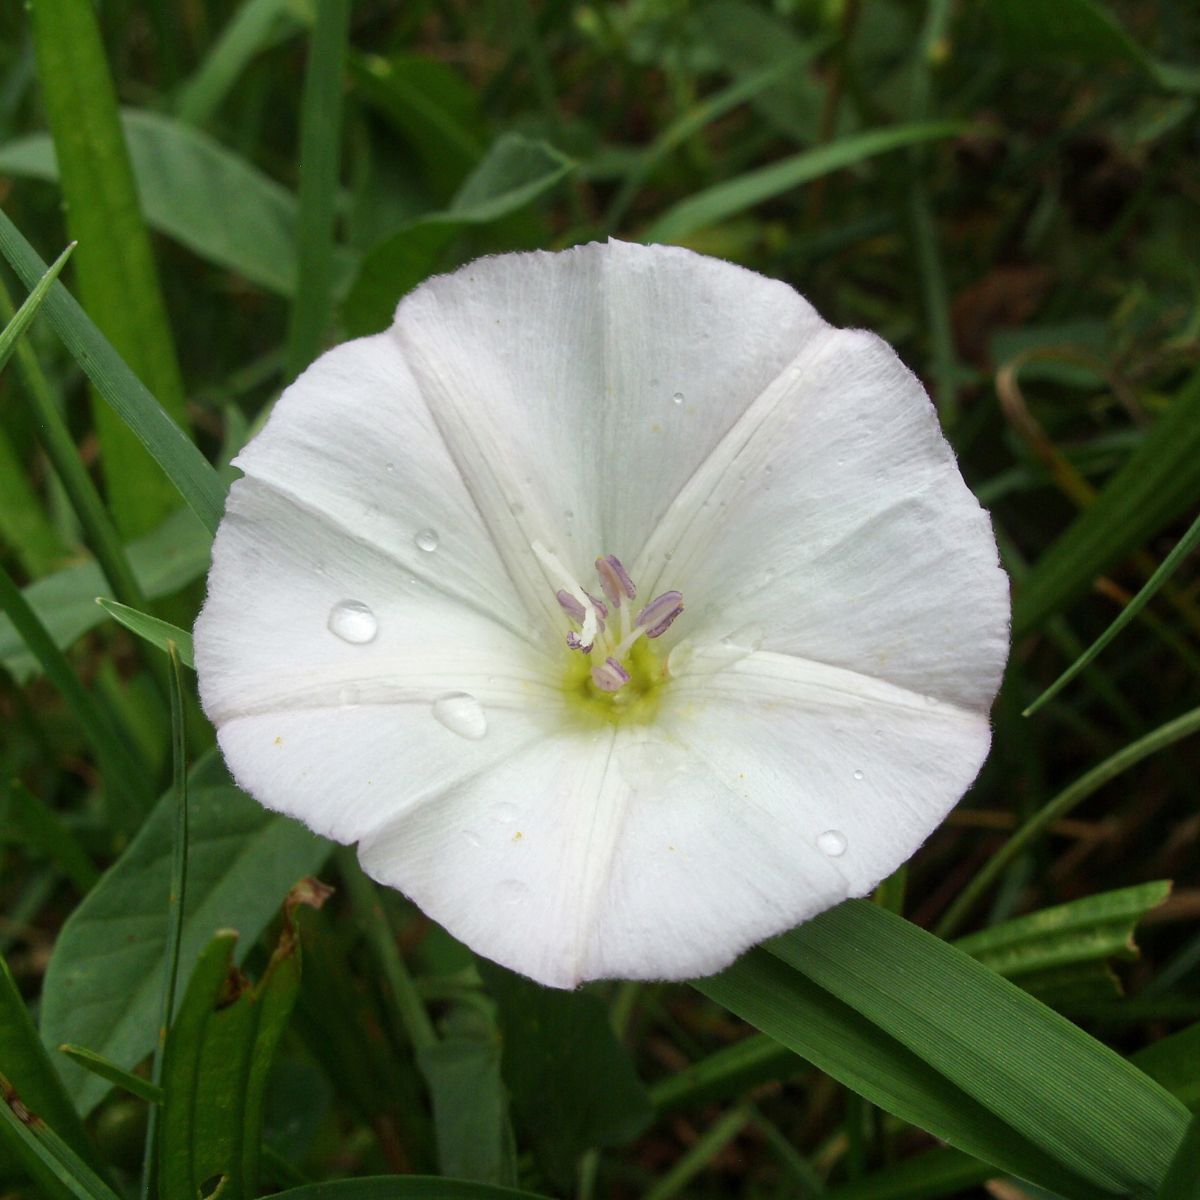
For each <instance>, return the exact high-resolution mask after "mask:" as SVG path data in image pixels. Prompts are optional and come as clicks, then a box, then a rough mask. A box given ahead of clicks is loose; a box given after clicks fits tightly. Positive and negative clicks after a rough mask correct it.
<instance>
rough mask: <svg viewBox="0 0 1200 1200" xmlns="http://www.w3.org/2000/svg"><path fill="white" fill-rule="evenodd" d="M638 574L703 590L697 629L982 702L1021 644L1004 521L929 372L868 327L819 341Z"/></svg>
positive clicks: (698, 484)
mask: <svg viewBox="0 0 1200 1200" xmlns="http://www.w3.org/2000/svg"><path fill="white" fill-rule="evenodd" d="M668 555H669V556H670V557H669V561H668V560H667V556H668ZM637 571H638V572H640V574H641V576H643V577H645V578H646V580H647V585H648V586H649V587H655V586H662V585H669V586H672V587H677V588H679V589H680V590H681V591H682V592H683V594H684V596H686V597H688V598H689V599H691V598H693V597H695V598H702V599H703V605H702V606H692V607H691V608H689V610H688V611H689V616H690V617H691V621H690V622H689V623H688V633H689V635H690V636H691V637H692V638H693V639H695V640H697V641H700V642H704V641H708V642H710V643H713V642H719V641H720V639H721V638H722V637H725V636H727V635H729V634H731V633H734V632H735V631H738V630H744V629H745V628H747V627H750V626H753V627H755V628H756V629H757V630H758V639H759V640H760V641H761V644H762V645H763V647H765V648H766V649H768V650H774V651H778V652H780V653H784V654H793V655H796V656H798V657H800V658H805V659H810V660H813V661H816V662H824V663H830V664H834V665H837V666H842V667H846V668H848V669H851V670H854V671H858V672H861V673H863V674H865V675H868V676H871V677H873V678H877V679H884V680H889V681H890V682H892V683H894V684H897V685H898V686H901V687H904V688H908V689H910V690H913V691H917V692H921V693H928V694H932V695H934V696H937V697H938V698H939V699H942V700H946V701H950V702H953V703H956V704H961V705H963V706H966V707H968V708H972V709H975V710H977V711H981V712H982V711H986V710H987V709H988V708H989V707H990V706H991V702H992V699H993V697H994V696H995V693H996V689H997V687H998V686H999V682H1000V676H1001V673H1002V671H1003V668H1004V662H1005V659H1006V657H1007V653H1008V616H1009V596H1008V579H1007V577H1006V576H1005V574H1004V572H1003V571H1002V570H1001V569H1000V567H999V564H998V559H997V553H996V543H995V538H994V537H993V535H992V530H991V524H990V521H989V520H988V516H987V514H986V513H985V512H984V511H983V510H982V509H981V508H980V506H979V503H978V501H977V500H976V499H975V497H974V496H973V495H972V494H971V492H970V491H969V489H968V488H967V486H966V484H965V483H964V482H963V480H962V477H961V476H960V475H959V472H958V467H957V465H956V463H955V460H954V455H953V453H952V451H951V450H950V447H949V446H948V445H947V443H946V440H945V438H944V437H943V436H942V433H941V430H940V427H939V426H938V422H937V418H936V415H935V414H934V411H933V406H932V405H931V404H930V402H929V398H928V397H927V396H926V394H925V392H924V390H923V389H922V387H921V385H920V383H919V381H918V380H917V379H916V377H915V376H914V375H913V374H912V373H911V372H910V371H908V370H907V368H905V366H904V365H903V364H902V363H901V362H900V360H899V358H897V357H896V355H895V353H894V352H893V351H892V349H891V348H890V347H889V346H888V345H887V344H886V343H884V342H883V341H881V340H880V339H879V338H877V337H875V336H874V335H872V334H869V333H863V332H860V331H850V330H830V331H829V332H828V333H826V334H825V335H823V336H820V337H817V338H815V339H813V340H812V341H811V342H809V343H808V346H807V349H806V351H805V352H804V353H803V354H802V355H801V356H800V357H798V358H797V359H796V360H795V361H793V362H792V363H791V364H790V365H789V366H788V367H787V368H786V369H785V370H784V371H783V372H782V373H781V374H780V376H779V377H778V378H777V379H776V380H775V381H774V382H773V383H772V384H771V385H770V387H768V388H767V389H766V390H765V391H764V392H763V393H762V395H761V396H759V398H758V399H757V400H756V401H755V403H754V404H753V405H752V406H751V407H750V408H749V409H748V410H747V411H746V412H745V413H744V414H743V416H742V417H741V418H740V419H739V420H738V422H737V423H736V425H735V426H734V427H733V428H731V429H730V430H729V431H728V433H727V434H726V436H725V437H724V438H723V439H722V441H721V443H720V445H719V446H718V447H717V448H716V449H715V450H714V451H713V452H712V453H711V454H710V456H709V457H708V458H707V459H706V461H705V462H704V463H703V464H702V465H700V466H699V467H698V469H697V470H696V472H695V474H694V475H693V477H692V478H691V479H690V480H689V481H688V483H687V485H686V486H685V487H684V488H683V490H682V491H681V492H680V493H679V495H678V497H677V498H676V500H675V502H674V503H673V505H672V506H671V509H670V511H669V512H668V513H667V515H666V517H665V518H664V520H663V521H662V522H661V523H660V525H659V527H658V528H657V530H656V531H655V532H654V535H653V536H652V537H651V539H650V541H649V543H648V545H647V547H646V549H645V550H644V552H643V554H642V556H641V559H640V560H639V562H638V564H637ZM656 575H657V577H658V578H657V581H656V580H655V576H656Z"/></svg>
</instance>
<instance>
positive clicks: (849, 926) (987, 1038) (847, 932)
mask: <svg viewBox="0 0 1200 1200" xmlns="http://www.w3.org/2000/svg"><path fill="white" fill-rule="evenodd" d="M769 950H770V952H771V953H772V954H773V955H775V956H777V957H778V958H780V959H781V960H782V961H784V962H786V963H787V964H788V966H790V967H792V968H794V969H795V970H797V971H799V972H801V973H803V974H804V975H805V976H806V977H807V978H808V979H810V980H812V982H813V983H815V984H817V985H818V986H820V987H822V988H824V989H826V990H828V991H829V992H831V994H833V995H835V996H836V997H837V998H838V999H839V1000H841V1001H842V1002H843V1003H845V1004H848V1005H850V1006H851V1007H852V1008H854V1009H855V1010H856V1011H857V1012H859V1013H861V1014H862V1015H863V1016H864V1017H865V1018H866V1019H867V1020H869V1021H870V1022H872V1023H873V1024H875V1025H877V1026H878V1027H879V1028H880V1029H882V1030H883V1031H885V1032H886V1033H887V1034H889V1035H890V1036H891V1037H894V1038H896V1039H897V1041H899V1042H901V1043H902V1044H903V1045H905V1046H906V1047H908V1048H909V1049H910V1050H912V1051H913V1052H914V1053H916V1054H917V1055H919V1056H920V1058H921V1059H922V1060H923V1061H925V1062H927V1063H929V1064H930V1066H932V1067H933V1068H934V1069H935V1070H937V1071H938V1072H939V1073H941V1074H942V1075H943V1076H944V1077H945V1078H946V1079H947V1080H949V1081H951V1082H952V1083H954V1084H955V1085H956V1086H957V1087H959V1088H961V1089H962V1090H963V1092H964V1093H965V1094H967V1095H969V1096H971V1097H972V1098H973V1099H975V1100H976V1101H977V1102H978V1103H980V1104H982V1105H983V1106H984V1107H986V1108H987V1109H988V1110H989V1111H990V1112H993V1113H995V1114H996V1115H997V1116H998V1117H999V1118H1000V1119H1002V1120H1004V1121H1005V1122H1007V1123H1008V1124H1010V1125H1011V1126H1012V1128H1013V1129H1014V1130H1017V1131H1018V1132H1019V1133H1020V1134H1021V1135H1022V1136H1023V1137H1026V1138H1028V1139H1029V1140H1030V1141H1031V1142H1032V1143H1033V1144H1035V1145H1037V1146H1039V1147H1040V1148H1041V1149H1042V1150H1043V1151H1045V1152H1046V1153H1047V1154H1049V1155H1051V1156H1052V1157H1053V1158H1054V1159H1055V1160H1056V1161H1057V1162H1059V1163H1061V1164H1062V1165H1063V1166H1064V1167H1066V1168H1068V1169H1069V1170H1071V1171H1073V1172H1075V1173H1077V1174H1079V1175H1081V1176H1083V1177H1084V1178H1086V1179H1089V1180H1090V1181H1091V1182H1092V1184H1093V1186H1094V1187H1095V1188H1096V1189H1098V1190H1100V1191H1106V1192H1114V1193H1116V1194H1118V1195H1127V1194H1132V1195H1147V1194H1150V1195H1152V1194H1154V1192H1155V1190H1156V1189H1157V1188H1158V1187H1159V1186H1160V1185H1161V1183H1162V1180H1163V1178H1164V1176H1165V1175H1166V1172H1167V1168H1168V1165H1169V1163H1170V1160H1171V1157H1172V1155H1173V1153H1174V1151H1175V1149H1176V1147H1177V1146H1178V1144H1179V1142H1180V1141H1181V1140H1182V1138H1183V1135H1184V1130H1185V1128H1186V1118H1187V1110H1186V1109H1185V1108H1184V1107H1183V1106H1182V1105H1181V1104H1180V1103H1179V1102H1178V1101H1177V1100H1176V1099H1174V1097H1172V1096H1171V1095H1170V1094H1169V1093H1167V1092H1166V1091H1164V1090H1163V1089H1162V1088H1161V1087H1160V1086H1159V1085H1158V1084H1156V1083H1155V1082H1154V1081H1153V1080H1152V1079H1150V1078H1149V1076H1147V1075H1145V1074H1144V1073H1143V1072H1141V1071H1139V1070H1138V1069H1137V1068H1136V1067H1134V1066H1132V1065H1131V1064H1130V1063H1128V1062H1127V1061H1126V1060H1124V1059H1122V1058H1121V1057H1120V1056H1119V1055H1117V1054H1115V1053H1114V1052H1113V1051H1112V1050H1110V1049H1108V1047H1107V1046H1104V1045H1103V1044H1102V1043H1100V1042H1098V1041H1096V1040H1095V1039H1094V1038H1092V1037H1090V1036H1089V1035H1088V1034H1086V1033H1084V1032H1083V1030H1081V1029H1079V1028H1078V1027H1077V1026H1075V1025H1072V1024H1071V1023H1070V1022H1069V1021H1067V1020H1066V1019H1065V1018H1063V1017H1061V1016H1059V1015H1058V1014H1057V1013H1055V1012H1053V1011H1052V1010H1051V1009H1049V1008H1047V1007H1046V1006H1045V1005H1043V1004H1040V1003H1039V1002H1038V1001H1037V1000H1035V999H1033V998H1032V997H1031V996H1029V995H1027V994H1026V993H1025V992H1023V991H1021V990H1020V989H1019V988H1017V987H1016V986H1014V985H1013V984H1011V983H1009V982H1008V981H1007V980H1004V979H1001V978H1000V976H998V975H996V974H995V973H994V972H992V971H990V970H988V969H987V968H986V967H984V966H982V965H980V964H979V963H977V962H975V961H974V960H973V959H972V958H970V957H969V956H968V955H966V954H964V953H962V952H961V951H959V950H956V949H954V948H953V947H951V946H948V945H946V943H944V942H942V941H941V940H940V939H939V938H937V937H934V936H933V935H932V934H930V933H927V932H925V931H924V930H922V929H920V928H918V927H917V926H915V925H912V924H911V923H909V922H907V921H905V920H903V919H902V918H900V917H896V916H894V915H893V914H891V913H887V912H884V911H883V910H882V909H880V908H879V907H878V906H877V905H873V904H870V903H867V902H865V901H850V902H848V903H846V904H842V905H839V906H838V907H837V908H834V909H831V910H830V911H829V912H826V913H823V914H822V915H821V916H820V917H817V918H816V919H815V920H812V921H810V922H808V923H807V924H805V925H802V926H800V928H799V929H795V930H793V931H792V932H791V933H788V934H785V935H784V936H783V937H781V938H777V939H776V940H775V941H773V942H771V943H769ZM1032 1182H1035V1183H1036V1182H1038V1180H1036V1179H1034V1180H1032Z"/></svg>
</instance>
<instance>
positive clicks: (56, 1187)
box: [0, 1075, 120, 1200]
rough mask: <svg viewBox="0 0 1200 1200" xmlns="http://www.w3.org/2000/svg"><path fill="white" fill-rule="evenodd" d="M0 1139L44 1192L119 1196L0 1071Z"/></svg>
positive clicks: (106, 1199) (78, 1197)
mask: <svg viewBox="0 0 1200 1200" xmlns="http://www.w3.org/2000/svg"><path fill="white" fill-rule="evenodd" d="M0 1143H6V1144H7V1145H8V1146H9V1147H10V1148H11V1149H12V1150H14V1151H15V1153H16V1154H18V1155H19V1156H20V1158H21V1160H22V1161H23V1163H24V1164H25V1166H26V1168H27V1169H28V1170H29V1171H30V1173H31V1174H33V1176H34V1178H35V1180H36V1181H37V1182H38V1183H39V1184H40V1185H41V1186H42V1188H43V1189H45V1192H44V1194H46V1195H49V1196H51V1197H54V1198H55V1200H57V1198H58V1197H70V1198H71V1200H120V1197H119V1196H118V1195H117V1193H116V1192H114V1191H113V1190H112V1188H110V1187H109V1186H108V1184H106V1183H105V1182H104V1180H103V1179H101V1178H100V1176H99V1175H97V1174H96V1172H95V1171H93V1170H92V1168H91V1167H89V1166H88V1165H87V1163H86V1162H84V1161H83V1159H82V1158H80V1157H79V1155H78V1154H76V1153H75V1151H74V1150H72V1149H71V1147H70V1146H68V1145H67V1143H66V1142H64V1141H63V1140H62V1138H60V1137H59V1136H58V1135H57V1134H56V1133H55V1132H54V1131H53V1130H52V1129H51V1128H50V1127H49V1126H48V1125H47V1124H46V1122H45V1121H44V1120H42V1118H41V1117H40V1116H39V1115H38V1114H37V1113H36V1112H33V1111H31V1110H30V1109H29V1108H28V1107H26V1105H25V1102H24V1101H23V1100H22V1099H21V1096H20V1094H19V1093H18V1092H17V1090H16V1089H15V1088H14V1087H13V1086H12V1085H11V1084H10V1083H9V1081H8V1080H7V1079H5V1077H4V1076H3V1075H0Z"/></svg>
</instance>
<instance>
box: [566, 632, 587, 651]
mask: <svg viewBox="0 0 1200 1200" xmlns="http://www.w3.org/2000/svg"><path fill="white" fill-rule="evenodd" d="M567 645H568V646H570V647H571V649H572V650H582V651H583V653H584V654H590V653H591V652H592V643H591V642H588V644H587V645H586V646H585V645H584V644H583V638H581V637H580V636H579V634H577V633H576V632H575V630H573V629H572V630H571V631H570V632H569V633H568V634H567Z"/></svg>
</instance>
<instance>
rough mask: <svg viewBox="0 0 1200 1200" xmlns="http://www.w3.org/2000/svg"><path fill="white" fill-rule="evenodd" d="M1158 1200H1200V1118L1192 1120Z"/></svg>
mask: <svg viewBox="0 0 1200 1200" xmlns="http://www.w3.org/2000/svg"><path fill="white" fill-rule="evenodd" d="M1156 1200H1200V1116H1196V1117H1193V1118H1192V1123H1191V1125H1189V1126H1188V1131H1187V1135H1186V1136H1185V1137H1184V1139H1183V1141H1182V1142H1181V1143H1180V1146H1179V1149H1178V1150H1177V1151H1176V1152H1175V1160H1174V1161H1173V1162H1172V1163H1171V1169H1170V1170H1169V1171H1168V1172H1167V1177H1166V1179H1164V1180H1163V1185H1162V1190H1161V1191H1160V1192H1159V1193H1158V1196H1157V1198H1156Z"/></svg>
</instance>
